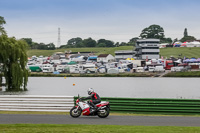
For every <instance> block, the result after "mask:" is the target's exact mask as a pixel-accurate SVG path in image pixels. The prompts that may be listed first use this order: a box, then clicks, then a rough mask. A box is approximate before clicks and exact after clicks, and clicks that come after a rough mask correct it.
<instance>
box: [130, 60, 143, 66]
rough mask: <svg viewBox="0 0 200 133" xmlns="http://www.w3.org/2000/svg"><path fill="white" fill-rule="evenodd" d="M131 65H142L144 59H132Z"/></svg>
mask: <svg viewBox="0 0 200 133" xmlns="http://www.w3.org/2000/svg"><path fill="white" fill-rule="evenodd" d="M131 62H132V63H133V65H137V67H144V66H145V65H146V61H145V60H132V61H131Z"/></svg>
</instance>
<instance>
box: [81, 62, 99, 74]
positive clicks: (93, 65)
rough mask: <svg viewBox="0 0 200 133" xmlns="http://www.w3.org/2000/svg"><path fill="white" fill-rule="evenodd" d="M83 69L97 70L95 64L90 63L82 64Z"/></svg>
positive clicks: (87, 70) (93, 71) (94, 71)
mask: <svg viewBox="0 0 200 133" xmlns="http://www.w3.org/2000/svg"><path fill="white" fill-rule="evenodd" d="M82 66H83V71H85V72H86V73H96V72H97V68H96V66H95V64H93V63H90V64H83V65H82Z"/></svg>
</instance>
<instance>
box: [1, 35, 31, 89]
mask: <svg viewBox="0 0 200 133" xmlns="http://www.w3.org/2000/svg"><path fill="white" fill-rule="evenodd" d="M27 47H28V45H27V43H26V42H25V41H24V40H16V39H15V38H8V37H7V35H1V36H0V49H1V52H0V60H1V61H2V64H3V70H2V72H3V74H4V76H5V79H6V87H7V90H8V91H13V90H14V91H19V90H21V87H23V90H26V86H27V82H28V70H27V69H26V64H27V60H28V59H27Z"/></svg>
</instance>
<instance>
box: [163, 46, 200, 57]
mask: <svg viewBox="0 0 200 133" xmlns="http://www.w3.org/2000/svg"><path fill="white" fill-rule="evenodd" d="M160 55H161V56H163V57H164V58H166V57H167V58H169V57H170V56H173V57H181V58H184V56H185V57H188V58H191V57H195V58H200V47H193V48H189V47H186V48H185V47H181V48H180V47H175V48H161V49H160Z"/></svg>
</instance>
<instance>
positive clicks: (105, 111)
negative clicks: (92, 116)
mask: <svg viewBox="0 0 200 133" xmlns="http://www.w3.org/2000/svg"><path fill="white" fill-rule="evenodd" d="M109 113H110V110H109V108H108V107H106V108H104V109H101V110H99V111H98V112H97V115H98V117H100V118H106V117H107V116H108V115H109Z"/></svg>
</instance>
